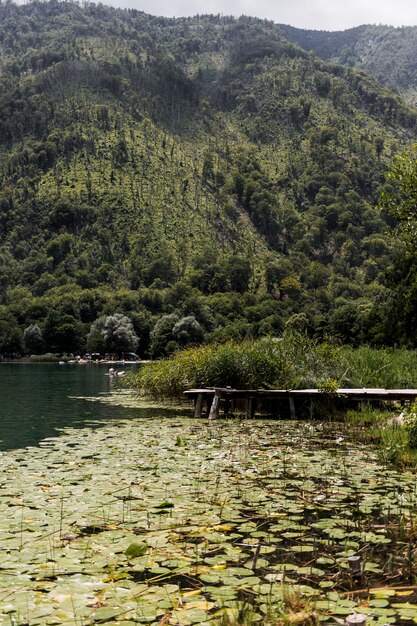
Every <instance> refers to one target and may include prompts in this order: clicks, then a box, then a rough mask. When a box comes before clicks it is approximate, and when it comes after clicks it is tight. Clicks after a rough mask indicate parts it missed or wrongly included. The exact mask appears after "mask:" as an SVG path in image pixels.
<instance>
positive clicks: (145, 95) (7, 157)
mask: <svg viewBox="0 0 417 626" xmlns="http://www.w3.org/2000/svg"><path fill="white" fill-rule="evenodd" d="M0 70H1V71H0V354H3V355H10V354H18V353H23V352H26V353H30V352H32V353H41V352H46V351H50V352H57V353H58V352H73V353H76V352H81V351H84V350H86V349H90V350H99V351H105V350H116V351H117V350H121V349H125V350H137V351H138V353H139V354H140V355H141V356H142V357H144V356H148V355H150V356H153V357H157V356H163V355H165V354H168V353H170V352H172V351H174V350H175V349H177V348H178V347H181V346H184V345H188V344H197V343H201V342H202V341H205V340H220V341H221V340H226V339H230V338H233V339H241V338H245V337H259V336H262V335H268V334H280V333H282V332H283V330H284V329H285V328H287V327H293V328H296V329H297V330H302V331H306V332H307V333H308V334H310V335H311V336H315V337H323V336H326V335H332V336H334V337H336V338H338V339H340V340H341V341H342V342H346V343H352V344H354V345H356V344H359V343H362V342H369V343H371V344H375V345H381V344H389V345H391V344H395V343H402V344H406V345H414V344H415V343H417V334H416V333H415V330H413V328H414V325H413V319H414V316H415V313H414V308H413V307H414V305H413V298H412V294H411V295H410V288H409V286H407V288H406V289H404V290H403V294H402V295H401V297H402V298H403V300H404V302H407V305H408V307H409V308H408V313H407V315H408V317H404V315H403V310H405V308H406V307H405V306H403V302H402V301H401V300H399V299H398V298H399V295H398V284H399V283H401V281H403V282H404V280H406V277H404V274H402V275H401V276H402V278H401V277H400V278H399V277H398V272H399V271H400V272H404V267H405V264H404V261H403V259H404V254H409V253H408V252H407V253H406V252H404V251H403V249H402V245H400V244H399V243H398V242H397V241H396V240H395V238H393V237H392V236H391V232H392V231H393V226H394V223H395V221H394V217H392V216H391V215H390V213H389V211H386V210H385V209H381V208H380V198H381V194H383V193H385V195H386V196H389V194H392V193H393V192H394V191H395V180H394V181H390V180H389V179H387V177H386V173H387V171H388V169H389V167H390V164H391V163H392V160H393V159H394V157H395V155H397V154H398V153H399V152H401V151H402V150H403V149H404V148H406V147H407V146H409V145H412V144H413V143H414V142H417V110H416V109H414V108H412V107H411V106H410V105H409V104H407V103H406V102H405V101H404V100H402V99H401V97H400V96H399V95H396V94H395V93H393V92H391V91H389V90H388V89H387V88H386V87H384V86H382V85H380V84H379V83H378V82H377V81H376V80H375V79H374V78H371V77H370V76H368V75H367V74H365V73H364V72H362V71H357V70H355V69H352V68H348V67H343V66H342V65H340V64H333V63H329V62H327V61H325V60H322V59H320V58H319V57H318V56H316V55H315V54H314V53H313V52H311V51H310V52H307V51H305V50H303V49H302V48H301V47H299V46H298V45H296V44H294V43H293V42H291V41H290V40H289V39H288V36H287V34H285V33H284V32H283V30H282V28H281V27H278V26H276V25H274V24H273V23H271V22H267V21H265V20H258V19H254V18H248V17H241V18H239V19H235V18H232V17H220V16H218V15H205V16H196V17H194V18H181V19H168V18H160V17H158V18H157V17H152V16H150V15H146V14H144V13H142V12H139V11H136V10H118V9H114V8H110V7H105V6H103V5H97V6H96V5H93V4H86V5H85V6H80V5H78V4H77V3H73V2H57V1H56V0H50V1H49V2H37V1H36V2H31V3H29V4H27V5H16V4H13V3H12V2H5V3H2V4H0ZM407 258H409V257H407ZM398 259H400V261H399V260H398ZM410 262H411V261H410ZM411 265H412V262H411ZM409 275H410V272H408V274H407V276H409ZM407 285H408V283H407ZM118 336H123V340H121V341H120V342H119V344H117V342H116V343H115V341H114V338H115V337H118Z"/></svg>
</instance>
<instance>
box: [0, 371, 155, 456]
mask: <svg viewBox="0 0 417 626" xmlns="http://www.w3.org/2000/svg"><path fill="white" fill-rule="evenodd" d="M131 367H137V366H131ZM107 371H108V365H97V364H91V365H58V364H57V363H47V364H44V363H36V364H32V363H1V364H0V449H1V450H8V449H12V448H22V447H26V446H36V445H38V444H39V442H40V441H42V440H43V439H45V438H46V437H52V436H54V435H58V434H59V430H60V429H62V428H65V427H68V426H74V427H77V428H80V427H81V428H82V427H84V426H87V425H89V426H91V421H94V422H95V423H101V422H102V423H105V422H106V421H108V420H109V419H122V418H124V419H127V418H130V417H139V416H142V417H152V414H155V411H156V409H153V410H152V409H150V408H147V409H143V408H142V409H137V408H136V409H135V408H126V407H124V406H115V405H114V404H109V403H108V402H93V401H91V399H94V398H96V399H100V398H101V399H103V400H106V399H107V400H108V399H109V396H111V393H112V390H114V389H118V388H120V387H119V386H118V383H117V382H116V383H113V382H112V381H111V380H109V377H108V376H107V375H106V374H107ZM157 412H158V415H160V414H161V411H160V410H158V411H157Z"/></svg>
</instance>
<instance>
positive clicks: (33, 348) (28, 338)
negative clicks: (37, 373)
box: [23, 324, 44, 354]
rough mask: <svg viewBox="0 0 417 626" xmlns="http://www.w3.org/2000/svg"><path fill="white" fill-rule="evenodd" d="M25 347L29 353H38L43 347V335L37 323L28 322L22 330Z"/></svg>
mask: <svg viewBox="0 0 417 626" xmlns="http://www.w3.org/2000/svg"><path fill="white" fill-rule="evenodd" d="M23 343H24V346H25V349H26V350H27V351H28V352H30V353H31V354H40V353H41V352H42V349H43V345H44V343H43V335H42V331H41V329H40V328H39V326H38V325H37V324H30V326H27V327H26V328H25V330H24V331H23Z"/></svg>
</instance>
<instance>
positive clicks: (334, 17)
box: [103, 0, 417, 30]
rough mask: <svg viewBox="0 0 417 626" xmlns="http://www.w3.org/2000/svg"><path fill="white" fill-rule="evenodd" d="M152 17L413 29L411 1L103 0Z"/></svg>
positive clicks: (416, 21) (416, 20) (415, 8)
mask: <svg viewBox="0 0 417 626" xmlns="http://www.w3.org/2000/svg"><path fill="white" fill-rule="evenodd" d="M103 1H104V2H105V3H106V4H112V5H113V6H120V7H130V8H135V9H139V10H141V11H145V12H146V13H151V14H152V15H166V16H170V17H172V16H175V17H180V16H185V15H196V14H197V13H221V14H223V15H236V16H239V15H242V14H244V15H254V16H256V17H262V18H267V19H270V20H273V21H274V22H278V23H280V24H290V25H291V26H298V27H299V28H311V29H318V30H343V29H345V28H351V27H352V26H359V25H360V24H390V25H392V26H403V25H408V26H416V25H417V2H416V1H415V0H103Z"/></svg>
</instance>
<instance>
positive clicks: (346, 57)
mask: <svg viewBox="0 0 417 626" xmlns="http://www.w3.org/2000/svg"><path fill="white" fill-rule="evenodd" d="M281 29H282V31H283V32H284V33H285V34H286V35H287V36H288V37H289V38H290V39H291V40H292V41H294V42H296V43H298V44H299V45H301V46H302V47H303V48H305V49H306V50H314V51H315V52H317V54H318V55H319V56H321V57H322V58H323V59H327V60H329V61H332V62H333V63H341V64H343V65H347V66H349V67H357V68H358V69H360V70H364V71H366V72H368V73H369V74H371V75H372V76H374V77H375V78H376V79H377V80H378V81H379V82H380V83H382V84H384V85H387V86H388V87H389V88H390V89H392V90H393V91H397V92H400V93H403V94H404V95H405V96H407V97H408V98H409V99H410V101H411V102H415V94H416V86H417V64H416V57H415V51H416V46H417V28H416V27H413V26H402V27H400V28H394V27H393V26H382V25H379V26H376V25H369V24H368V25H364V26H358V27H356V28H350V29H347V30H345V31H343V32H337V31H335V32H329V31H319V30H317V31H316V30H314V31H313V30H301V29H298V28H293V27H291V26H283V27H281Z"/></svg>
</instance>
